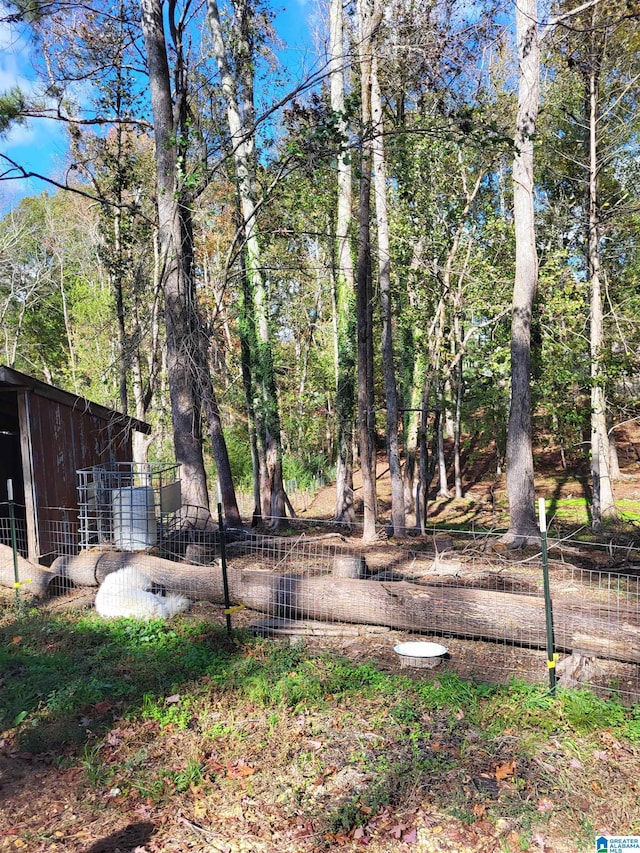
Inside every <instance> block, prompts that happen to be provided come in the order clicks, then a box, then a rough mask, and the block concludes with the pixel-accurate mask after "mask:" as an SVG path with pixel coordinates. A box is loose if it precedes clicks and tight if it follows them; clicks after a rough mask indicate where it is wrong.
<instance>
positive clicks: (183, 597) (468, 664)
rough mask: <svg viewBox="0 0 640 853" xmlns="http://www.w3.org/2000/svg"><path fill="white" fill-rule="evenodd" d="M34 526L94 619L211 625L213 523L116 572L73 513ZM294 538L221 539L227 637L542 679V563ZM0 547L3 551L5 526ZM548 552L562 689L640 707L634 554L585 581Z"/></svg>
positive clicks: (456, 539)
mask: <svg viewBox="0 0 640 853" xmlns="http://www.w3.org/2000/svg"><path fill="white" fill-rule="evenodd" d="M41 519H43V520H44V522H46V524H47V525H48V529H49V532H50V541H52V542H54V543H55V546H54V550H55V551H56V555H65V556H67V557H70V558H72V557H74V556H76V555H77V554H81V556H82V561H81V562H80V563H79V564H80V565H82V566H83V569H82V571H83V572H84V574H82V575H81V576H74V577H73V578H71V579H70V582H69V583H68V586H69V587H74V586H76V587H80V588H82V587H83V586H86V588H87V589H86V591H85V596H86V600H87V604H88V605H89V606H95V607H96V609H98V612H101V613H102V615H104V616H117V615H131V616H137V617H141V618H153V617H165V618H166V617H170V616H172V615H175V614H176V613H179V612H184V611H186V610H187V609H191V612H192V613H193V615H194V617H197V618H201V617H202V618H212V619H218V620H219V619H221V617H222V614H223V613H224V611H225V600H224V596H223V584H222V571H221V533H220V531H219V530H218V529H217V525H215V524H213V522H212V521H211V520H209V523H208V524H195V525H191V526H189V525H184V526H182V527H180V528H176V529H175V530H174V531H172V532H171V533H170V535H169V536H168V537H166V538H165V539H164V540H163V541H162V543H156V545H155V546H154V547H153V548H149V549H146V550H144V551H137V552H135V553H129V554H128V555H127V556H126V559H124V560H122V559H120V560H118V559H117V552H113V553H114V555H116V556H113V557H110V556H109V552H106V554H105V553H104V552H100V551H99V552H98V554H97V556H96V557H95V561H93V562H92V558H91V556H90V555H91V551H86V550H85V551H83V550H82V549H81V533H80V531H79V524H80V520H79V519H78V516H77V513H75V514H74V512H73V510H71V509H65V508H48V510H47V511H46V512H45V511H41ZM295 526H296V527H297V530H293V529H292V528H293V527H294V524H293V523H291V525H290V527H289V530H288V532H287V535H266V534H256V533H248V532H246V531H234V532H233V533H230V534H226V535H225V538H226V537H227V536H228V538H226V549H225V551H226V560H225V563H226V567H227V571H228V581H229V589H230V599H229V601H228V602H226V605H227V609H228V605H229V603H230V604H231V605H243V607H244V609H243V610H242V611H241V612H240V613H237V614H236V613H234V614H233V624H234V627H241V628H246V629H249V630H251V631H252V632H253V633H255V634H258V635H261V636H265V637H270V638H274V639H282V640H284V641H286V642H292V643H295V642H305V643H308V644H309V645H310V646H312V647H313V648H314V649H318V650H321V649H323V650H329V651H335V652H336V653H339V654H347V655H349V656H352V657H355V658H358V659H365V658H370V659H373V660H375V661H377V663H378V664H380V665H382V666H386V667H391V668H394V667H399V666H401V665H406V661H405V660H404V659H403V658H400V657H399V656H398V655H397V654H396V653H395V652H394V649H395V647H396V646H397V645H398V644H399V643H401V642H406V641H408V640H424V641H438V642H439V643H441V644H442V645H444V646H446V648H447V650H448V652H447V654H446V655H445V656H444V658H443V659H442V661H441V662H440V663H439V667H440V668H442V669H448V670H452V671H455V672H457V673H458V674H459V675H461V676H463V677H471V678H475V679H478V680H481V681H485V682H501V681H506V680H508V679H509V678H513V677H516V678H522V679H525V680H530V681H540V682H544V681H545V680H546V679H547V677H548V668H547V652H546V650H545V613H544V594H543V573H542V565H541V560H540V555H536V554H534V555H532V556H529V557H528V558H527V559H523V558H522V555H520V554H518V552H515V553H514V552H506V553H498V552H497V551H496V550H495V549H494V548H489V549H487V547H486V545H487V541H488V540H489V541H490V537H488V536H487V534H486V533H483V534H481V533H480V532H478V531H467V532H461V531H456V532H455V534H454V533H442V531H438V532H434V533H433V535H432V536H430V537H421V538H418V539H415V540H412V539H406V540H403V541H401V542H396V541H385V540H384V539H381V540H380V541H379V542H376V543H373V544H368V545H366V546H365V545H363V544H362V543H361V542H360V540H359V538H357V536H354V537H348V536H345V535H343V533H342V532H340V531H339V530H336V529H335V527H334V526H332V525H330V524H327V523H323V522H320V521H318V520H313V521H311V520H310V521H308V522H306V523H305V524H301V523H298V522H296V523H295ZM19 530H20V534H19V536H18V540H19V542H20V543H21V544H19V548H20V547H23V546H24V538H25V537H24V526H22V528H20V527H19ZM0 538H1V541H2V542H3V544H10V541H11V540H10V531H8V522H7V520H6V519H5V520H3V519H1V518H0ZM551 553H552V559H551V561H550V581H551V597H552V602H553V619H554V625H555V635H556V644H557V651H558V653H559V661H558V665H557V668H558V673H559V675H560V683H561V684H567V685H570V686H580V685H589V686H591V687H593V688H594V689H597V690H598V691H599V692H601V693H602V694H604V695H608V696H617V697H619V698H621V699H624V700H625V701H640V568H638V569H636V568H635V566H636V565H638V566H640V554H638V553H636V551H635V549H630V548H629V547H628V546H627V547H626V550H625V551H624V553H622V551H621V552H620V554H616V553H615V552H613V551H612V549H611V547H609V548H606V549H604V551H600V552H599V556H600V558H601V561H602V562H603V563H605V565H603V567H602V568H597V569H595V568H592V567H585V564H584V548H582V549H577V548H576V547H575V546H574V544H572V543H570V542H565V543H556V546H555V547H553V548H552V551H551ZM50 556H53V555H50ZM98 557H100V563H99V569H98V562H97V561H98ZM110 561H111V562H110ZM636 561H637V563H636ZM123 566H126V567H127V568H125V569H123ZM112 570H115V571H112ZM111 574H112V575H113V577H111ZM105 576H106V577H107V578H109V577H111V579H110V580H108V583H106V585H105V583H103V584H102V587H101V591H100V592H98V596H96V588H95V586H93V587H92V586H91V585H92V584H95V583H96V580H103V578H104V577H105ZM100 599H102V603H101V601H100Z"/></svg>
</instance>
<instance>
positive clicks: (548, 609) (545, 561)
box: [538, 498, 558, 696]
mask: <svg viewBox="0 0 640 853" xmlns="http://www.w3.org/2000/svg"><path fill="white" fill-rule="evenodd" d="M538 512H539V515H540V543H541V546H542V576H543V579H544V610H545V619H546V624H547V666H548V667H549V687H550V688H551V695H552V696H555V695H556V661H557V660H558V655H557V654H556V652H555V642H554V637H553V606H552V603H551V589H550V587H549V555H548V553H547V516H546V510H545V503H544V498H540V499H539V500H538Z"/></svg>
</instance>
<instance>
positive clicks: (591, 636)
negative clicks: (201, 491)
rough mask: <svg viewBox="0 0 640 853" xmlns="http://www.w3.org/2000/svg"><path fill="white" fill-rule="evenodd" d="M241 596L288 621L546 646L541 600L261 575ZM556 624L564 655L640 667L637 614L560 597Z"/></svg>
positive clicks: (252, 574) (244, 578) (247, 578)
mask: <svg viewBox="0 0 640 853" xmlns="http://www.w3.org/2000/svg"><path fill="white" fill-rule="evenodd" d="M233 593H234V596H237V598H238V599H239V600H240V601H241V602H242V604H244V605H245V606H246V607H250V608H252V609H254V610H261V611H263V612H267V613H269V614H271V615H273V616H278V617H281V618H285V619H318V620H321V621H326V622H330V621H337V622H349V623H360V624H370V625H386V626H388V627H390V628H395V629H398V630H404V631H423V632H433V631H436V632H439V633H446V634H453V635H455V636H458V637H470V638H474V639H488V640H496V641H502V642H508V643H510V644H514V645H521V646H527V647H531V648H540V649H544V648H546V622H545V607H544V599H543V598H542V597H541V596H534V595H521V594H516V593H506V592H496V591H494V590H484V589H470V588H465V587H454V586H446V587H443V586H435V585H434V586H429V585H427V584H413V583H409V582H406V581H398V582H392V583H386V582H376V581H370V580H364V581H363V580H352V579H349V578H335V577H328V576H325V577H323V576H321V577H315V578H304V577H301V576H295V575H273V574H271V573H269V572H262V571H255V570H254V571H245V572H242V574H241V577H240V586H239V588H237V587H234V589H233ZM553 619H554V632H555V641H556V648H557V649H558V651H563V652H574V651H575V652H580V653H583V654H585V653H586V654H591V655H597V656H598V657H601V658H608V659H612V660H619V661H626V662H631V663H640V618H639V615H638V612H637V610H636V609H635V608H633V607H624V606H616V607H606V606H604V605H602V604H600V603H590V602H585V601H582V600H581V601H580V602H579V603H577V604H576V603H572V602H570V601H567V600H565V599H559V600H556V601H554V608H553Z"/></svg>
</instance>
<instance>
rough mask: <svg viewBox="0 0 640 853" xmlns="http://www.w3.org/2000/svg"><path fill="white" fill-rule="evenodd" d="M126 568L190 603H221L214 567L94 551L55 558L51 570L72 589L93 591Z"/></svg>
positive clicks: (217, 572) (216, 567) (218, 574)
mask: <svg viewBox="0 0 640 853" xmlns="http://www.w3.org/2000/svg"><path fill="white" fill-rule="evenodd" d="M126 566H136V567H137V568H139V569H140V570H141V571H143V572H144V573H145V574H146V575H147V576H148V577H149V579H150V580H151V581H153V582H154V583H155V584H157V585H158V586H159V587H162V588H163V589H164V590H165V591H166V592H171V593H180V594H183V595H186V596H187V597H188V598H190V599H191V600H192V601H213V602H222V601H223V600H224V592H223V584H222V572H221V570H220V567H219V565H217V564H215V565H210V566H200V565H191V564H189V563H176V562H174V561H173V560H165V559H163V558H162V557H154V556H153V555H151V554H146V553H136V552H135V551H98V550H96V551H83V552H81V553H80V554H78V555H77V556H75V557H58V558H57V559H56V560H54V561H53V564H52V566H51V570H52V571H54V572H55V573H56V574H58V575H60V576H61V577H64V578H67V579H68V580H70V581H71V582H72V583H74V584H75V585H76V586H96V587H97V586H98V585H99V584H101V583H102V581H103V580H104V579H105V578H106V576H107V575H108V574H111V572H116V571H118V569H124V568H125V567H126ZM231 574H232V573H230V575H231Z"/></svg>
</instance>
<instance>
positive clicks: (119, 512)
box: [111, 486, 157, 551]
mask: <svg viewBox="0 0 640 853" xmlns="http://www.w3.org/2000/svg"><path fill="white" fill-rule="evenodd" d="M111 500H112V507H113V541H114V544H115V546H116V548H121V549H122V550H123V551H144V549H145V548H150V547H152V546H153V545H155V544H156V541H157V526H156V508H155V502H154V497H153V489H152V487H151V486H128V487H127V488H123V489H114V490H113V495H112V499H111Z"/></svg>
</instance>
